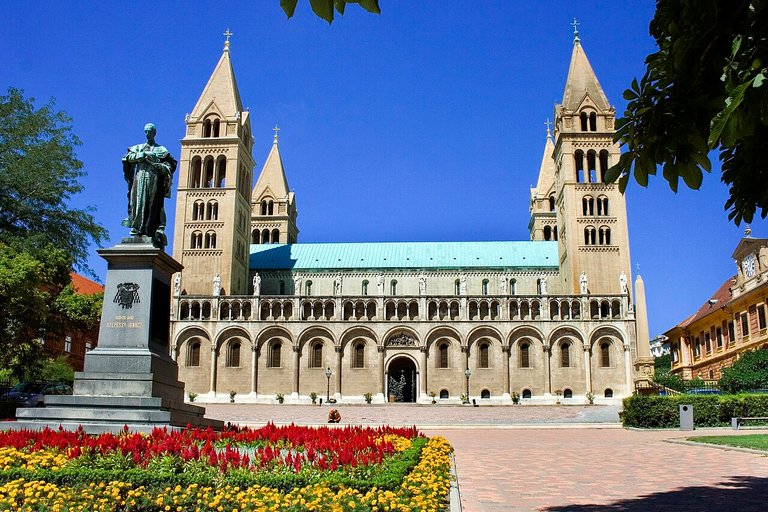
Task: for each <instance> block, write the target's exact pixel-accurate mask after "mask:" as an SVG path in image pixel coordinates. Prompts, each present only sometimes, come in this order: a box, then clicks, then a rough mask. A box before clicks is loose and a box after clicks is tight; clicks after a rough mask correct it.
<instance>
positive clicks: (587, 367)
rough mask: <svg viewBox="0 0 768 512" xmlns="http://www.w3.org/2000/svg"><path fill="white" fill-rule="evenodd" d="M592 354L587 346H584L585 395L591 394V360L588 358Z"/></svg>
mask: <svg viewBox="0 0 768 512" xmlns="http://www.w3.org/2000/svg"><path fill="white" fill-rule="evenodd" d="M591 355H592V352H591V351H590V350H589V345H588V344H587V345H584V389H586V391H585V392H584V393H585V394H586V393H591V392H592V358H591V357H590V356H591Z"/></svg>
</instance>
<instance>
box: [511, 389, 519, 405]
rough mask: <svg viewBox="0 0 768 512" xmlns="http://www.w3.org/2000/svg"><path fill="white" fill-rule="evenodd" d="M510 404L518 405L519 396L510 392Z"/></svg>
mask: <svg viewBox="0 0 768 512" xmlns="http://www.w3.org/2000/svg"><path fill="white" fill-rule="evenodd" d="M512 403H513V404H515V405H517V404H519V403H520V395H519V394H517V393H516V392H514V391H513V392H512Z"/></svg>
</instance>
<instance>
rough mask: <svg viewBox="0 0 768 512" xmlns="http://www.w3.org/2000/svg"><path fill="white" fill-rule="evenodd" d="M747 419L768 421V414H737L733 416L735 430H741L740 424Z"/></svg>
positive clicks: (732, 421) (732, 425)
mask: <svg viewBox="0 0 768 512" xmlns="http://www.w3.org/2000/svg"><path fill="white" fill-rule="evenodd" d="M745 421H768V416H736V417H734V418H731V427H732V428H733V430H739V426H741V424H742V423H743V422H745Z"/></svg>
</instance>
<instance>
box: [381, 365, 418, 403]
mask: <svg viewBox="0 0 768 512" xmlns="http://www.w3.org/2000/svg"><path fill="white" fill-rule="evenodd" d="M387 396H388V397H389V401H390V402H415V401H416V363H414V362H413V360H411V359H410V358H408V357H396V358H395V359H393V360H392V362H390V363H389V371H388V372H387Z"/></svg>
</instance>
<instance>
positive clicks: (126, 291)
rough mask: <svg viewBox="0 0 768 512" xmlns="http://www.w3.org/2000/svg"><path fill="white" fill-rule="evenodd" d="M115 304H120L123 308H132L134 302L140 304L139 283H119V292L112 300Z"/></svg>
mask: <svg viewBox="0 0 768 512" xmlns="http://www.w3.org/2000/svg"><path fill="white" fill-rule="evenodd" d="M112 302H114V303H115V304H120V306H121V307H122V308H123V309H131V307H132V306H133V305H134V304H138V303H140V302H141V301H140V300H139V285H138V284H136V283H120V284H118V285H117V293H116V294H115V298H114V299H113V300H112Z"/></svg>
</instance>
